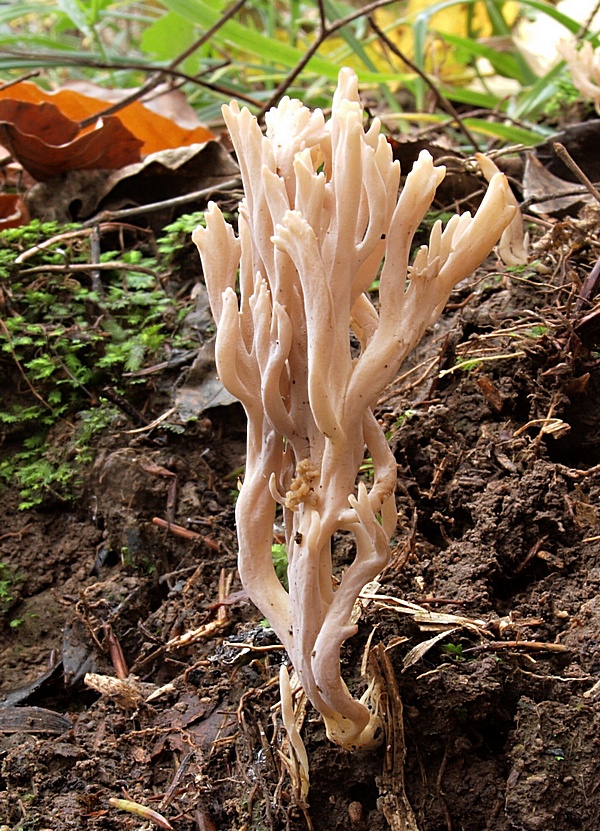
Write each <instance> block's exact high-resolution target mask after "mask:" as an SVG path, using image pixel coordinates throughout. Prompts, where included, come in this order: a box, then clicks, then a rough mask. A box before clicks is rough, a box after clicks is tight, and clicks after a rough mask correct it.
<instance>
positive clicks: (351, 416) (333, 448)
mask: <svg viewBox="0 0 600 831" xmlns="http://www.w3.org/2000/svg"><path fill="white" fill-rule="evenodd" d="M223 112H224V115H225V120H226V123H227V126H228V128H229V131H230V134H231V138H232V140H233V144H234V146H235V150H236V152H237V156H238V159H239V162H240V167H241V171H242V177H243V181H244V189H245V194H246V195H245V199H244V200H243V201H242V203H241V205H240V213H239V237H236V235H235V234H234V232H233V231H232V229H231V228H230V227H229V226H228V225H227V223H226V222H225V221H224V219H223V216H222V214H221V212H220V210H219V209H218V208H217V207H216V205H214V204H211V205H210V206H209V208H208V211H207V213H206V228H203V227H200V228H197V229H196V231H195V232H194V240H195V242H196V245H197V246H198V249H199V251H200V256H201V259H202V264H203V269H204V276H205V280H206V285H207V287H208V292H209V297H210V302H211V306H212V310H213V314H214V317H215V320H216V323H217V338H216V360H217V368H218V372H219V375H220V377H221V380H222V382H223V384H224V385H225V386H226V387H227V388H228V389H229V390H230V391H231V392H232V393H233V394H234V395H236V396H237V397H238V398H239V399H240V401H241V402H242V404H243V406H244V408H245V410H246V414H247V416H248V448H247V457H246V473H245V478H244V482H243V485H242V487H241V491H240V495H239V498H238V501H237V506H236V521H237V530H238V540H239V571H240V576H241V579H242V582H243V584H244V587H245V588H246V590H247V592H248V594H249V596H250V597H251V598H252V600H253V601H254V603H255V604H256V605H257V606H258V608H259V609H260V610H261V611H262V613H263V614H264V615H265V616H266V617H267V618H268V620H269V622H270V623H271V625H272V626H273V628H274V629H275V631H276V632H277V634H278V636H279V637H280V638H281V640H282V642H283V644H284V645H285V647H286V649H287V651H288V654H289V656H290V658H291V660H292V663H293V665H294V667H295V669H296V672H297V673H298V676H299V679H300V681H301V683H302V685H303V687H304V689H305V691H306V693H307V695H308V697H309V698H310V700H311V702H312V703H313V705H314V706H315V707H316V708H317V709H318V710H319V711H320V712H321V714H322V715H323V718H324V720H325V724H326V728H327V733H328V735H329V737H330V738H331V739H332V740H333V741H335V742H336V743H338V744H340V745H342V746H343V747H347V748H354V747H358V746H363V747H364V746H370V745H372V744H374V743H375V742H376V741H377V739H378V733H380V732H381V731H380V729H379V727H380V725H379V719H378V717H377V714H376V713H375V712H372V711H371V710H370V708H369V702H368V700H360V701H359V700H356V699H354V698H353V697H352V696H351V695H350V692H349V690H348V688H347V687H346V684H345V683H344V681H343V680H342V677H341V675H340V649H341V646H342V644H343V642H344V641H345V640H346V639H347V638H348V637H350V636H351V635H353V634H354V632H355V631H356V628H357V627H356V625H355V624H354V623H353V622H352V620H351V615H352V609H353V606H354V603H355V601H356V599H357V597H358V595H359V593H360V591H361V589H362V588H363V586H364V585H365V584H366V583H368V582H369V581H370V580H372V579H373V578H375V577H376V575H377V574H378V573H379V572H380V571H381V569H382V568H383V567H384V566H385V565H386V564H387V562H388V560H389V557H390V548H389V540H390V537H391V535H392V533H393V532H394V529H395V527H396V509H395V503H394V489H395V484H396V464H395V461H394V457H393V455H392V453H391V451H390V449H389V447H388V445H387V442H386V440H385V436H384V435H383V433H382V431H381V429H380V427H379V425H378V424H377V421H376V419H375V416H374V415H373V408H374V407H375V404H376V402H377V399H378V396H379V395H380V394H381V392H382V390H383V389H384V387H385V386H386V385H387V384H388V383H389V382H390V381H391V380H392V379H393V378H394V376H395V375H396V373H397V372H398V369H399V367H400V364H401V363H402V361H403V360H404V358H405V357H406V355H407V354H408V353H409V352H410V351H411V350H412V349H413V348H414V347H415V346H416V344H417V343H418V342H419V340H420V339H421V337H422V335H423V332H424V331H425V329H426V328H427V327H428V326H430V325H431V324H432V323H433V322H434V321H435V320H436V319H437V317H438V316H439V315H440V313H441V311H442V309H443V307H444V305H445V303H446V301H447V299H448V296H449V294H450V292H451V291H452V289H453V287H454V286H455V285H456V284H457V283H458V282H459V281H460V280H462V279H463V278H465V277H466V276H468V275H469V274H470V273H471V272H472V271H473V270H474V269H475V268H476V266H478V265H479V264H480V263H481V261H482V260H483V259H484V258H485V257H486V256H487V255H488V254H489V252H490V250H491V248H492V246H493V245H494V244H495V242H496V241H497V239H498V238H499V236H500V235H501V233H502V231H503V230H504V228H506V226H507V225H508V224H509V223H510V221H511V219H512V217H513V215H514V212H515V208H514V206H512V205H511V204H510V193H509V189H508V185H507V182H506V180H505V178H504V176H503V175H502V174H497V175H495V176H494V177H493V178H492V180H491V182H490V186H489V189H488V192H487V195H486V197H485V199H484V201H483V203H482V205H481V207H480V208H479V210H478V211H477V213H476V215H475V216H474V217H471V216H470V215H469V214H463V215H462V216H460V217H459V216H455V217H453V218H452V219H451V220H450V222H449V223H448V224H447V225H446V228H445V229H444V230H442V227H441V224H440V223H436V225H435V226H434V228H433V231H432V233H431V238H430V242H429V245H428V246H425V245H424V246H422V247H421V248H420V250H419V251H418V253H417V256H416V258H415V260H414V262H413V263H412V264H411V263H410V251H411V244H412V240H413V236H414V234H415V231H416V229H417V228H418V226H419V224H420V222H421V221H422V219H423V217H424V216H425V213H426V211H427V210H428V209H429V207H430V205H431V202H432V200H433V197H434V194H435V190H436V188H437V186H438V184H439V183H440V181H441V180H442V179H443V177H444V174H445V169H444V168H443V167H434V165H433V160H432V158H431V156H430V155H429V154H428V153H427V152H425V151H424V152H422V153H421V155H420V156H419V159H418V161H417V162H416V164H415V165H414V167H413V170H412V171H411V172H410V173H409V175H408V177H407V179H406V183H405V185H404V188H403V189H402V192H401V194H400V196H399V197H398V195H397V194H398V187H399V182H400V168H399V164H398V162H395V161H393V159H392V151H391V148H390V146H389V144H388V142H387V141H386V139H385V137H384V136H383V135H381V132H380V123H379V121H378V120H377V119H375V120H374V121H373V123H372V124H371V126H370V128H369V129H368V130H365V127H364V123H363V110H362V107H361V105H360V100H359V96H358V84H357V78H356V76H355V74H354V73H353V72H352V71H351V70H349V69H343V70H342V71H341V72H340V76H339V82H338V88H337V91H336V93H335V96H334V99H333V108H332V114H331V117H330V118H329V120H327V121H326V120H325V118H324V116H323V113H322V112H321V111H320V110H316V111H314V112H311V111H310V110H308V109H307V108H306V107H304V106H303V105H302V104H301V102H299V101H295V100H290V99H288V98H284V99H283V100H282V101H281V103H280V104H279V106H278V107H277V108H276V109H272V110H271V111H270V112H269V113H267V115H266V123H267V132H266V135H265V136H263V134H262V133H261V130H260V128H259V126H258V124H257V122H256V120H255V119H254V118H253V117H252V116H251V114H250V112H249V111H248V110H246V109H242V110H241V111H240V109H239V107H238V106H237V104H235V103H232V104H231V105H230V106H227V107H224V109H223ZM238 267H239V278H238V276H237V271H238ZM377 276H379V280H380V286H379V305H378V306H375V305H374V304H373V302H372V301H371V298H370V297H369V295H368V294H367V290H368V289H369V286H370V285H371V283H372V282H373V280H374V279H375V278H376V277H377ZM236 281H237V292H236ZM351 333H353V334H354V336H355V337H356V339H357V340H358V342H359V344H360V350H359V353H358V355H356V354H355V352H353V351H352V350H351V341H350V336H351ZM365 449H366V452H367V453H368V455H369V456H370V457H371V458H372V460H373V471H374V475H373V480H372V483H371V484H370V486H369V487H367V485H366V484H364V483H362V482H361V483H360V484H358V485H357V477H358V472H359V468H360V466H361V463H362V462H363V459H364V456H365ZM278 505H280V506H281V508H282V511H283V517H284V524H285V536H286V546H287V551H288V561H289V567H288V582H289V593H288V592H287V591H285V589H284V588H283V587H282V585H281V584H280V582H279V580H278V579H277V576H276V574H275V570H274V567H273V562H272V557H271V547H272V544H273V522H274V520H275V512H276V509H277V506H278ZM338 531H346V532H350V533H351V534H352V535H353V537H354V541H355V557H354V560H353V562H352V563H351V565H350V566H349V567H348V568H347V569H346V571H345V573H344V574H343V576H342V577H341V580H340V581H339V585H338V586H337V588H335V589H334V587H333V580H332V577H333V575H332V539H333V536H334V534H336V532H338ZM371 692H372V691H371V690H370V689H369V690H368V691H367V694H366V699H368V698H369V696H370V693H371ZM363 698H364V697H363Z"/></svg>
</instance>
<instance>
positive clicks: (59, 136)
mask: <svg viewBox="0 0 600 831" xmlns="http://www.w3.org/2000/svg"><path fill="white" fill-rule="evenodd" d="M0 142H2V144H3V145H4V146H5V147H7V148H8V149H9V150H10V152H11V153H12V155H13V156H14V157H15V158H16V159H17V160H18V161H19V162H20V163H21V164H22V165H23V167H24V168H25V170H27V171H28V172H29V173H30V174H31V175H32V176H33V177H34V178H35V179H38V180H39V181H45V180H47V179H50V178H52V177H54V176H58V175H60V174H61V173H65V172H66V171H68V170H91V169H104V170H115V169H118V168H121V167H123V166H125V165H129V164H132V163H133V162H135V161H137V160H139V157H140V147H141V144H142V142H141V141H140V139H138V138H136V137H135V136H134V135H132V133H130V131H129V130H128V129H127V128H126V127H124V126H123V124H122V122H121V121H120V120H119V119H118V118H117V117H116V116H108V117H107V118H105V119H100V120H99V121H98V122H97V124H96V126H95V127H94V128H93V129H91V130H89V131H87V132H84V133H81V134H79V125H78V124H77V123H76V122H74V121H72V120H71V119H70V118H68V117H67V116H66V115H64V114H63V113H62V112H61V111H60V110H59V109H58V107H56V106H55V105H54V104H47V103H43V104H32V103H30V102H27V101H19V100H13V99H9V98H5V99H4V100H0Z"/></svg>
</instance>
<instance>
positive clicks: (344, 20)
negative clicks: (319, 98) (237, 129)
mask: <svg viewBox="0 0 600 831" xmlns="http://www.w3.org/2000/svg"><path fill="white" fill-rule="evenodd" d="M395 2H396V0H375V2H372V3H368V4H367V5H366V6H364V7H363V8H362V9H357V10H356V11H354V12H352V13H351V14H348V15H346V17H340V18H339V20H335V21H334V22H333V23H331V24H329V26H328V25H327V21H326V17H325V12H324V8H323V6H322V3H319V14H320V25H319V32H318V33H317V37H316V39H315V40H314V41H313V43H311V45H310V46H309V47H308V49H307V50H306V52H305V53H304V55H303V56H302V58H300V60H299V61H298V63H297V64H296V66H294V67H293V69H291V70H290V72H289V73H288V74H287V75H286V77H285V78H284V79H283V81H282V82H281V83H280V84H279V86H278V87H277V89H276V90H275V92H274V93H273V95H272V96H271V97H270V98H269V100H268V101H267V103H266V104H264V106H263V107H261V110H260V112H259V114H258V118H259V120H260V119H261V118H262V117H263V116H264V114H265V113H266V112H267V111H268V110H270V109H271V107H274V106H275V105H276V104H277V102H278V101H279V99H280V98H281V97H282V96H283V95H285V93H286V92H287V90H288V88H289V87H290V85H291V84H292V83H293V82H294V81H295V79H296V78H297V77H298V75H299V74H300V73H301V72H302V70H303V69H304V67H305V66H306V65H307V63H308V62H309V61H310V59H311V58H312V57H313V55H314V54H315V52H316V51H317V50H318V49H319V47H320V46H321V45H322V44H323V42H324V41H325V40H327V38H328V37H330V35H332V34H334V33H335V32H337V31H338V30H339V29H343V28H344V26H347V25H348V24H349V23H352V22H353V21H354V20H357V19H358V18H359V17H365V16H366V15H369V14H372V13H373V12H374V11H377V9H381V8H383V7H384V6H389V5H391V4H392V3H395Z"/></svg>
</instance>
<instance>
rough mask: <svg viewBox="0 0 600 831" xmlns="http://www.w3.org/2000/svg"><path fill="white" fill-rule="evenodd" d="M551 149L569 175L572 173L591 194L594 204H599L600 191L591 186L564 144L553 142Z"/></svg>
mask: <svg viewBox="0 0 600 831" xmlns="http://www.w3.org/2000/svg"><path fill="white" fill-rule="evenodd" d="M552 147H553V148H554V152H555V153H556V155H557V156H558V158H559V159H560V160H561V162H563V163H564V164H566V166H567V167H568V168H569V170H570V171H571V173H573V174H574V175H575V176H577V178H578V179H579V181H580V182H581V184H582V185H583V186H584V187H585V188H586V189H587V190H588V191H589V192H590V193H591V194H592V196H593V197H594V199H595V200H596V202H600V191H599V190H598V188H596V187H595V186H594V185H593V184H592V182H590V180H589V179H588V177H587V176H586V175H585V173H584V172H583V170H582V169H581V168H580V167H579V165H578V164H577V162H576V161H575V159H574V158H573V157H572V156H571V154H570V153H569V151H568V150H567V148H566V147H565V146H564V144H561V143H560V142H558V141H555V142H554V144H553V145H552Z"/></svg>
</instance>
